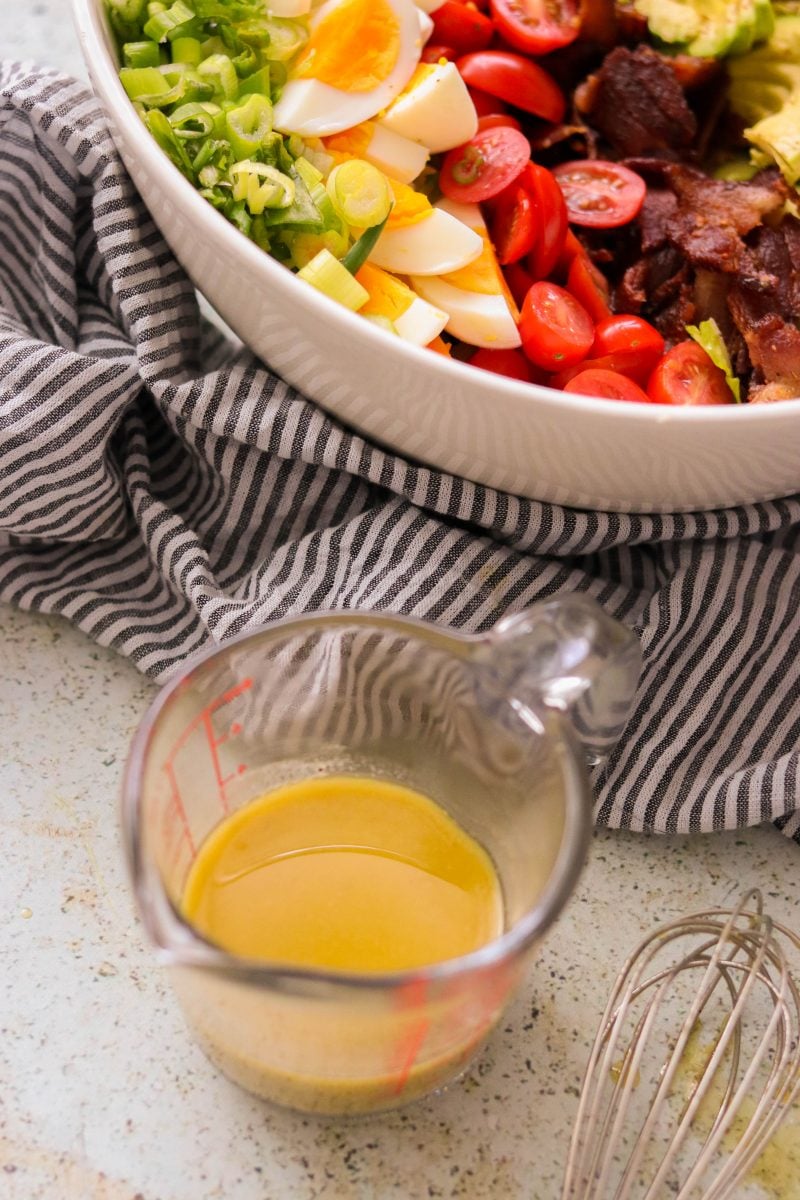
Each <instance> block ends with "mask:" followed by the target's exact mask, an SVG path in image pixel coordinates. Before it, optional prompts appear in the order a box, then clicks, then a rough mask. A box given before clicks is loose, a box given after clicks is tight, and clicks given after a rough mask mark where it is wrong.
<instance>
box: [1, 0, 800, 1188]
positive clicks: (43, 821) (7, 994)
mask: <svg viewBox="0 0 800 1200" xmlns="http://www.w3.org/2000/svg"><path fill="white" fill-rule="evenodd" d="M65 7H66V6H65V4H64V0H33V3H30V4H27V5H25V4H22V5H21V4H19V3H18V2H17V0H0V31H2V35H1V41H0V53H1V54H3V55H10V56H11V57H14V58H33V59H38V60H39V61H40V62H43V63H45V64H46V65H51V66H53V65H54V66H58V67H61V68H63V69H66V70H70V71H71V72H72V73H74V74H84V71H83V67H82V64H81V62H80V58H79V54H78V50H77V46H76V42H75V38H74V35H73V33H72V29H71V25H70V21H69V16H68V15H67V13H66V12H65ZM151 694H152V688H151V686H150V685H149V684H148V683H146V682H145V681H144V680H143V679H142V678H141V677H140V676H139V675H137V673H136V672H135V671H134V669H133V668H132V667H131V666H130V665H128V664H127V663H125V662H123V661H121V660H120V659H118V658H116V657H115V656H114V655H113V654H111V653H110V652H107V651H103V650H99V649H97V648H95V647H94V646H92V645H91V644H90V643H89V642H88V641H87V640H86V639H85V638H84V637H83V636H82V635H81V634H79V633H77V632H76V631H75V630H73V629H71V628H70V627H69V626H67V625H66V624H65V623H64V622H62V621H60V620H58V619H55V618H47V617H41V616H39V617H37V616H31V615H28V614H23V613H15V612H12V611H10V610H8V609H0V814H1V815H2V830H3V841H2V847H3V855H2V870H0V962H2V965H3V970H2V972H1V973H0V1200H283V1198H286V1200H312V1198H314V1197H321V1198H325V1200H344V1198H350V1197H353V1198H356V1200H378V1198H383V1197H397V1198H399V1200H418V1198H419V1200H425V1198H427V1197H453V1198H455V1197H468V1198H471V1200H483V1198H484V1197H486V1198H489V1197H492V1198H497V1200H557V1197H558V1196H559V1195H560V1177H561V1172H562V1168H563V1162H564V1156H565V1154H566V1147H567V1141H568V1135H569V1130H570V1126H571V1122H572V1119H573V1116H574V1113H575V1109H576V1103H577V1100H576V1097H577V1091H578V1086H579V1083H580V1079H581V1076H582V1072H583V1066H584V1063H585V1059H586V1054H587V1048H588V1044H589V1042H590V1041H591V1037H592V1036H593V1033H594V1028H595V1025H596V1023H597V1020H598V1017H599V1014H600V1011H601V1009H602V1007H603V1004H604V1001H605V995H606V990H607V988H608V986H609V983H610V981H611V979H612V978H613V976H614V974H615V973H616V969H617V966H618V965H619V964H620V962H621V960H622V958H623V957H624V952H625V950H626V949H627V948H630V947H631V946H633V945H634V944H635V943H636V942H637V941H638V940H639V938H640V937H641V935H642V933H643V932H644V931H646V930H647V929H649V927H650V926H652V925H653V924H656V923H658V922H660V921H662V920H664V919H668V918H670V917H673V916H675V915H678V914H680V913H682V912H689V911H693V910H696V909H700V908H705V907H708V906H713V905H717V904H723V903H725V902H727V901H730V900H731V899H732V898H734V897H736V896H737V895H738V894H739V893H740V891H741V890H742V889H743V887H744V886H746V885H749V884H758V885H759V886H761V887H762V889H763V890H764V891H765V893H766V894H767V899H768V904H769V907H770V910H771V911H772V912H773V913H774V915H775V916H776V917H778V918H780V919H782V920H783V921H785V922H786V923H788V924H791V925H794V926H795V927H798V926H800V888H799V887H798V866H799V865H800V858H798V849H797V847H796V846H794V845H792V844H790V843H788V842H786V841H785V840H784V839H782V838H781V837H780V836H779V835H778V834H776V833H775V832H774V831H772V830H771V829H756V830H749V831H746V832H742V833H739V834H726V835H716V836H713V837H698V838H694V839H688V838H659V839H655V838H653V839H647V838H641V837H635V836H630V835H621V834H618V833H615V834H608V833H600V834H598V835H597V836H596V838H595V840H594V844H593V847H592V853H591V859H590V863H589V866H588V868H587V870H586V872H585V874H584V875H583V877H582V880H581V882H580V885H579V888H578V891H577V894H576V896H575V897H574V899H573V901H572V903H571V904H570V906H569V908H568V910H567V912H566V914H565V915H564V916H563V918H562V919H561V921H560V922H559V924H558V925H557V927H556V929H555V930H554V931H553V933H552V934H551V936H550V938H549V940H548V942H547V943H546V944H545V947H544V950H543V953H542V955H541V957H540V958H539V960H538V962H537V963H536V965H535V966H534V968H533V970H532V972H531V975H530V978H529V982H528V984H527V986H526V987H525V988H524V989H523V992H522V994H521V996H520V997H519V999H518V1000H517V1002H516V1003H515V1004H514V1005H513V1007H512V1008H511V1010H510V1011H509V1013H508V1017H507V1020H506V1021H505V1023H504V1024H503V1026H502V1028H501V1029H499V1030H498V1031H497V1032H496V1034H495V1036H494V1037H493V1038H492V1040H491V1042H490V1044H489V1046H488V1048H487V1050H486V1051H485V1052H484V1054H483V1055H482V1057H481V1058H480V1060H479V1061H478V1062H477V1064H476V1065H475V1066H474V1067H473V1068H472V1069H471V1070H470V1071H469V1072H468V1074H467V1076H466V1078H465V1079H464V1080H463V1081H462V1082H461V1083H460V1084H458V1085H457V1086H454V1087H453V1088H452V1089H451V1091H449V1092H448V1093H446V1094H444V1095H442V1096H438V1097H435V1098H433V1099H430V1100H427V1101H422V1102H420V1103H418V1104H417V1105H415V1106H413V1107H411V1108H409V1109H407V1110H405V1111H400V1112H397V1113H395V1114H392V1115H389V1116H384V1117H381V1118H376V1119H371V1120H366V1121H361V1122H346V1121H333V1120H321V1119H304V1118H302V1117H298V1116H295V1115H292V1114H290V1113H284V1112H280V1111H278V1110H275V1109H273V1108H270V1107H269V1106H267V1105H265V1104H262V1103H260V1102H258V1101H256V1100H253V1099H251V1098H250V1097H248V1096H246V1095H245V1094H243V1093H242V1092H240V1091H238V1090H237V1089H236V1088H235V1087H234V1086H233V1085H231V1084H229V1083H227V1082H226V1081H225V1080H224V1079H222V1078H221V1077H220V1076H219V1075H217V1074H216V1073H215V1072H214V1070H213V1069H212V1068H211V1067H210V1066H209V1064H208V1063H207V1062H206V1060H205V1059H204V1058H203V1056H202V1054H201V1053H200V1051H199V1050H198V1049H196V1048H195V1046H194V1045H193V1043H192V1042H191V1040H190V1038H189V1035H188V1034H187V1032H186V1031H185V1029H184V1026H183V1023H182V1020H181V1017H180V1014H179V1012H178V1010H177V1006H176V1004H175V1002H174V1000H173V998H172V995H171V993H170V991H169V989H168V988H167V986H166V984H165V980H164V979H163V977H162V975H161V974H160V971H159V970H158V969H157V968H156V967H155V965H154V964H153V962H152V960H151V957H150V954H149V952H148V950H147V948H146V947H144V946H143V945H142V942H141V937H140V931H139V928H138V925H137V923H136V921H135V919H134V915H133V911H132V905H131V900H130V895H129V891H128V886H127V880H126V877H125V872H124V868H123V863H122V857H121V851H120V839H119V830H118V823H117V791H118V786H119V778H120V770H121V764H122V761H123V759H124V756H125V752H126V746H127V743H128V740H129V738H130V735H131V732H132V730H133V729H134V727H135V725H136V723H137V721H138V719H139V717H140V716H141V714H142V712H143V711H144V708H145V707H146V705H147V702H148V700H149V698H150V696H151ZM787 1188H788V1189H789V1190H788V1191H787ZM753 1194H755V1195H759V1194H760V1193H759V1192H757V1191H756V1192H755V1193H753ZM798 1196H800V1177H798V1178H797V1179H796V1180H788V1179H784V1181H783V1186H782V1196H781V1200H790V1197H795V1198H796V1197H798Z"/></svg>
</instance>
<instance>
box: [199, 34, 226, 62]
mask: <svg viewBox="0 0 800 1200" xmlns="http://www.w3.org/2000/svg"><path fill="white" fill-rule="evenodd" d="M225 49H226V47H225V43H224V42H223V40H222V38H221V37H216V36H214V37H210V38H206V40H205V41H204V42H201V43H200V50H201V51H202V55H203V58H210V57H211V55H212V54H224V53H225Z"/></svg>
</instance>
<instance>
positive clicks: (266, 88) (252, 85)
mask: <svg viewBox="0 0 800 1200" xmlns="http://www.w3.org/2000/svg"><path fill="white" fill-rule="evenodd" d="M239 95H240V96H252V95H256V96H266V97H267V99H268V100H269V98H270V96H271V95H272V92H271V89H270V69H269V66H266V67H259V69H258V70H257V71H254V72H253V74H252V75H247V76H246V77H245V78H244V79H242V80H240V82H239Z"/></svg>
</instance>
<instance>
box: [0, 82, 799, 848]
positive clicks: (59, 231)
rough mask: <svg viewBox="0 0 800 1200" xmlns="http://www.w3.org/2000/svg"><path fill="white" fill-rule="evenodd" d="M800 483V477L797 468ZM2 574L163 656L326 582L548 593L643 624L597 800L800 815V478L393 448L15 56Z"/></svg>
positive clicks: (632, 824) (108, 633) (636, 811)
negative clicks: (622, 490) (792, 485)
mask: <svg viewBox="0 0 800 1200" xmlns="http://www.w3.org/2000/svg"><path fill="white" fill-rule="evenodd" d="M798 484H799V486H800V479H799V480H798ZM0 530H2V532H0V598H2V599H3V600H5V601H8V602H11V603H12V604H16V605H19V606H21V607H22V608H26V609H33V610H39V611H42V612H49V613H60V614H62V615H63V616H65V617H67V618H68V619H69V620H71V621H73V622H75V623H76V624H77V625H78V626H79V627H80V628H81V629H83V630H84V631H85V632H86V633H87V634H89V635H90V637H92V638H94V639H96V640H97V641H98V642H100V643H102V644H103V645H106V646H112V647H114V648H115V649H117V650H119V652H120V653H122V654H125V655H128V656H129V657H130V658H131V659H132V660H133V661H134V662H135V663H136V665H137V666H138V667H139V668H140V670H142V671H145V672H147V673H148V674H149V675H150V676H152V677H153V678H154V679H160V678H164V677H165V676H167V675H168V674H169V672H170V670H171V669H172V668H174V666H175V664H176V663H178V662H179V661H181V660H182V659H184V658H185V657H186V655H188V654H191V652H192V651H194V650H197V649H198V648H200V647H202V646H206V645H207V644H209V643H212V642H216V641H220V640H222V639H224V638H226V637H227V636H229V635H231V634H233V633H236V632H239V631H241V630H243V629H246V628H248V627H249V626H252V625H256V624H258V623H260V622H263V621H267V620H269V619H270V618H274V617H279V616H284V615H286V614H287V613H294V612H301V611H304V610H309V609H315V608H356V607H358V608H374V609H385V610H393V611H402V612H405V613H413V614H415V615H416V616H419V617H424V618H427V619H429V620H432V621H437V622H441V623H443V624H446V625H450V626H453V627H458V628H461V629H465V630H477V629H483V628H486V627H488V626H489V625H491V624H492V623H493V622H494V621H495V620H496V619H497V618H498V617H499V616H501V615H502V614H504V613H508V612H512V611H516V610H518V609H520V608H522V607H524V606H525V605H528V604H530V603H532V602H533V601H535V600H537V599H539V598H541V597H544V596H551V595H553V594H555V593H559V592H569V591H579V592H584V593H588V594H589V595H591V596H593V597H595V598H596V599H597V600H598V601H599V603H600V604H601V605H603V607H604V608H605V609H606V610H607V611H608V612H609V613H611V614H613V615H614V616H617V617H618V618H620V619H621V620H622V621H623V622H625V623H627V624H628V625H630V626H632V627H634V628H635V629H636V631H637V632H638V634H639V636H640V638H641V644H642V649H643V653H644V660H645V669H644V675H643V678H642V683H641V690H640V695H639V698H638V702H637V706H636V711H635V714H634V716H633V719H632V721H631V722H630V725H629V727H628V729H627V731H626V734H625V736H624V738H623V740H622V742H621V743H620V745H619V746H618V747H617V749H616V750H615V751H614V753H613V754H612V756H611V758H610V759H609V761H608V762H607V763H606V764H605V766H604V767H603V768H601V769H599V771H598V776H597V779H596V786H597V815H598V819H599V820H600V821H601V822H604V823H607V824H611V825H615V826H622V827H628V828H633V829H637V830H643V829H647V830H657V831H687V830H710V829H717V828H723V827H733V826H737V825H749V824H755V823H759V822H762V821H765V820H772V821H774V822H775V823H776V824H777V825H778V826H779V827H780V828H782V829H783V830H784V832H785V833H786V834H788V835H789V836H792V837H795V838H796V839H797V840H799V841H800V797H799V795H798V774H800V772H799V770H798V768H799V767H800V749H799V747H798V743H799V741H800V667H798V663H799V662H800V497H795V498H791V499H786V500H780V501H775V502H772V503H765V504H760V505H753V506H750V507H743V508H739V509H733V510H727V511H724V512H715V513H695V514H689V515H685V514H684V515H673V516H670V515H667V516H630V515H628V516H625V515H618V514H614V513H597V512H578V511H575V510H570V509H564V508H559V507H558V506H556V505H552V504H539V503H534V502H530V501H527V500H522V499H520V498H518V497H515V496H511V495H505V494H501V493H499V492H496V491H493V490H491V489H489V488H485V487H480V486H476V485H475V484H472V483H469V482H467V481H465V480H463V479H457V478H453V477H451V476H448V475H446V474H443V473H440V472H436V471H432V470H428V469H426V468H424V467H421V466H418V465H415V464H413V463H410V462H406V461H403V460H402V459H400V458H399V457H397V456H394V455H391V454H387V453H386V452H384V451H383V450H381V449H378V448H377V447H375V446H371V445H369V444H368V443H366V442H365V441H364V440H363V439H362V438H360V437H357V436H355V435H354V434H352V433H350V432H348V430H347V429H344V428H342V427H341V426H339V425H337V423H336V422H335V421H334V420H332V419H331V418H330V417H328V416H327V415H326V414H325V413H324V412H323V411H321V410H320V409H319V408H317V407H316V406H315V405H313V404H311V403H310V402H308V401H307V400H305V399H304V398H303V397H302V396H300V395H298V394H297V393H296V392H295V391H293V390H292V389H291V388H290V387H288V386H287V385H286V384H285V383H283V382H282V381H281V380H280V379H278V378H276V377H275V376H274V375H272V374H270V372H269V371H268V369H267V368H266V367H265V366H264V365H263V364H261V363H260V362H258V361H257V360H256V359H255V358H254V357H253V356H252V355H251V354H250V353H249V352H247V351H246V350H244V349H243V348H242V347H240V346H234V345H232V344H230V343H229V342H227V341H226V340H224V339H223V338H222V336H221V335H220V334H219V333H217V332H216V331H215V329H214V328H213V327H212V326H210V325H209V324H208V323H206V322H205V321H204V320H203V319H202V318H201V316H200V313H199V311H198V308H197V304H196V299H195V295H194V293H193V290H192V288H191V286H190V284H189V282H188V280H187V279H186V277H185V276H184V274H183V273H182V271H181V269H180V268H179V266H178V265H177V264H176V262H175V261H174V260H173V258H172V256H171V254H170V252H169V250H168V248H167V247H166V245H165V244H164V242H163V241H162V239H161V237H160V235H159V233H158V231H157V229H156V228H155V226H154V225H153V223H152V221H151V220H150V218H149V216H148V214H147V212H146V211H145V210H144V209H143V206H142V204H141V201H140V200H139V198H138V196H137V195H136V193H135V191H134V189H133V187H132V185H131V183H130V181H129V179H128V178H127V176H126V174H125V171H124V169H123V167H122V165H121V163H120V161H119V159H118V157H117V154H116V152H115V149H114V146H113V144H112V142H111V140H110V138H109V135H108V132H107V129H106V126H105V123H104V120H103V117H102V115H101V113H100V111H99V109H98V106H97V104H96V102H95V101H94V100H93V98H92V97H91V96H90V95H89V94H88V93H87V91H86V90H85V89H84V88H83V87H81V86H79V85H78V84H76V83H74V82H73V81H70V80H68V79H66V78H64V77H61V76H58V75H55V74H53V73H47V72H42V71H32V70H30V69H26V68H24V67H21V66H19V65H14V64H5V65H3V66H0Z"/></svg>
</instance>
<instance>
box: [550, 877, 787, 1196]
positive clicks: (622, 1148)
mask: <svg viewBox="0 0 800 1200" xmlns="http://www.w3.org/2000/svg"><path fill="white" fill-rule="evenodd" d="M799 951H800V937H798V935H797V934H795V933H793V932H791V930H789V929H786V928H784V927H783V926H781V925H778V924H776V923H775V922H774V921H772V920H771V918H770V917H768V916H767V915H766V914H765V912H764V905H763V900H762V897H761V893H760V892H759V891H757V890H753V891H750V892H747V893H745V895H744V896H743V897H742V898H741V900H740V901H739V903H738V904H737V906H736V907H735V908H734V909H733V910H732V911H721V910H712V911H709V912H703V913H696V914H695V915H693V916H690V917H686V918H683V919H681V920H679V921H673V922H672V923H671V924H669V925H665V926H662V927H661V928H660V929H657V930H656V931H655V932H654V933H652V934H651V935H650V936H649V937H648V938H646V939H645V941H643V942H642V943H641V944H640V945H639V946H638V947H637V949H636V950H635V951H634V952H633V954H632V955H631V956H630V957H629V959H628V960H627V962H626V963H625V966H624V967H623V968H622V971H621V972H620V974H619V976H618V978H617V980H616V983H615V984H614V987H613V990H612V994H611V998H610V999H609V1002H608V1006H607V1008H606V1011H605V1013H604V1015H603V1018H602V1021H601V1023H600V1027H599V1029H598V1032H597V1037H596V1039H595V1043H594V1046H593V1047H592V1052H591V1055H590V1057H589V1064H588V1067H587V1070H586V1076H585V1079H584V1083H583V1090H582V1094H581V1099H580V1105H579V1109H578V1117H577V1122H576V1126H575V1130H574V1133H573V1137H572V1143H571V1145H570V1150H569V1156H568V1160H567V1170H566V1176H565V1180H564V1189H563V1193H562V1197H563V1200H568V1198H569V1200H611V1198H612V1197H613V1198H614V1200H626V1198H628V1197H634V1196H635V1197H637V1198H641V1200H656V1198H658V1200H661V1198H662V1197H664V1196H669V1197H677V1198H678V1200H687V1198H688V1197H690V1196H692V1197H703V1198H704V1200H724V1198H725V1197H729V1196H731V1195H733V1194H734V1189H736V1188H737V1187H738V1186H739V1185H740V1184H741V1183H742V1181H743V1179H744V1177H745V1175H746V1174H747V1172H748V1170H750V1168H751V1167H752V1166H753V1165H754V1163H755V1162H756V1160H757V1159H758V1157H759V1155H760V1154H761V1152H762V1151H763V1149H764V1147H765V1146H766V1144H767V1142H768V1141H769V1139H770V1137H771V1136H772V1134H773V1133H774V1132H775V1130H776V1129H777V1127H778V1125H779V1124H780V1123H781V1121H782V1120H783V1118H784V1117H785V1116H786V1115H787V1114H788V1113H789V1111H790V1107H791V1104H792V1100H793V1099H794V1098H795V1096H797V1094H798V1093H800V992H798V987H797V984H796V983H795V980H794V979H793V977H792V970H791V968H792V966H793V965H794V966H795V967H796V965H797V963H796V957H795V956H796V955H797V953H798V952H799ZM703 1037H708V1039H709V1040H708V1043H707V1044H703V1045H700V1044H699V1043H700V1039H701V1038H703Z"/></svg>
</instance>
